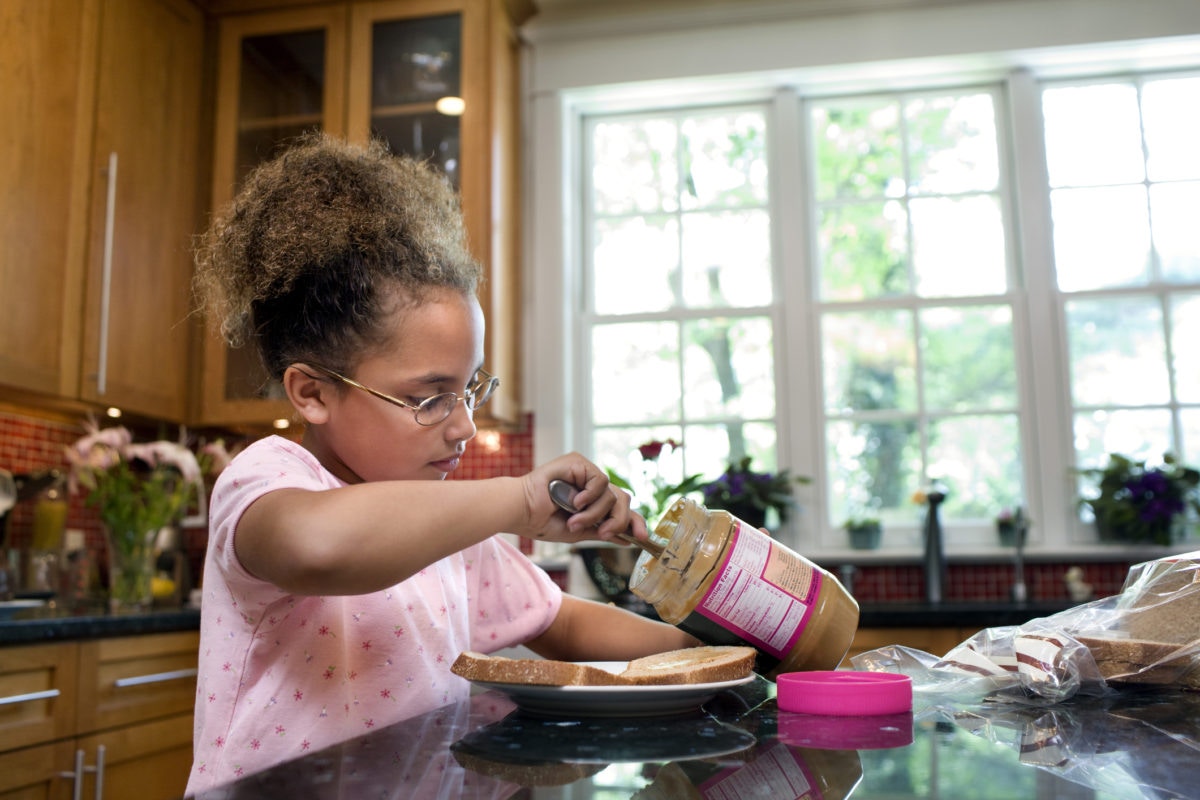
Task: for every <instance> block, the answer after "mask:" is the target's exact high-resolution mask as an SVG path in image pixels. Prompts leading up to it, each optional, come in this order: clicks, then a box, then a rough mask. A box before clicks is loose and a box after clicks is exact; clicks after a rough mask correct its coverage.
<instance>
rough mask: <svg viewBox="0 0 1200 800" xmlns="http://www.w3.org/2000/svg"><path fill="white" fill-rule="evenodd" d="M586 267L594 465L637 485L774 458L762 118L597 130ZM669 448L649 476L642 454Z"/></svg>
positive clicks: (604, 123)
mask: <svg viewBox="0 0 1200 800" xmlns="http://www.w3.org/2000/svg"><path fill="white" fill-rule="evenodd" d="M585 126H586V133H585V137H584V138H585V140H586V141H587V143H588V145H589V151H588V153H589V156H588V164H589V165H590V168H589V169H588V170H587V176H588V180H587V185H588V187H589V188H588V190H587V191H585V192H584V197H585V198H587V199H586V201H585V205H586V215H585V219H586V220H587V241H588V242H589V246H588V248H587V253H586V256H585V264H586V265H587V267H586V269H585V274H586V275H587V279H586V280H585V287H586V292H585V296H586V298H587V301H586V311H585V314H584V316H583V318H582V325H583V327H584V328H585V329H586V330H587V332H588V333H587V335H586V336H585V337H584V340H585V342H586V346H587V347H588V348H589V352H588V353H587V355H586V357H585V359H584V363H587V364H590V365H591V367H590V372H591V374H590V383H591V387H592V388H591V391H590V392H588V393H587V396H588V397H590V398H591V406H590V409H591V411H590V421H591V433H592V435H591V452H592V453H593V454H594V457H595V458H596V459H597V460H598V462H599V463H601V464H603V465H606V466H610V467H613V468H615V469H616V470H617V471H618V472H620V473H622V474H623V475H626V476H628V477H629V478H630V479H631V480H633V481H634V482H635V485H637V482H638V481H640V480H642V479H643V478H645V477H647V476H645V475H644V472H643V471H644V470H645V469H646V468H647V467H650V469H651V471H652V473H653V474H657V475H659V477H661V478H662V479H664V480H666V481H669V482H672V483H674V482H678V481H679V480H680V479H681V478H682V477H683V475H684V473H685V472H686V473H687V474H692V473H703V474H705V475H706V476H711V477H714V478H715V477H716V476H717V475H719V474H720V473H721V471H722V470H723V469H724V466H725V464H726V463H728V461H729V460H730V459H731V458H735V459H740V458H742V457H743V456H747V455H748V456H750V457H751V458H752V459H753V463H754V465H755V467H756V468H757V469H764V468H769V469H774V468H775V467H776V464H777V457H776V431H777V430H778V427H779V425H778V419H777V417H776V403H775V395H776V377H775V373H776V366H775V365H776V355H775V344H776V336H775V327H776V324H775V319H774V315H775V314H776V313H778V308H777V307H776V305H775V297H776V292H775V288H774V281H773V272H774V268H773V258H772V251H771V244H770V243H771V227H770V223H771V218H770V209H769V191H768V178H769V174H768V169H767V121H766V113H765V110H764V109H763V108H762V107H728V108H720V109H696V110H689V111H684V112H677V113H660V114H650V115H625V116H612V117H596V118H592V119H589V120H587V121H586V123H585ZM651 440H659V441H667V440H672V441H675V442H680V443H682V444H683V445H684V446H683V447H680V448H667V449H666V450H665V452H664V453H663V454H662V455H661V456H660V458H659V460H658V463H657V465H655V466H651V465H648V464H646V463H645V462H644V460H643V459H642V458H641V456H640V454H639V453H638V450H637V448H638V446H639V445H641V444H643V443H645V442H648V441H651Z"/></svg>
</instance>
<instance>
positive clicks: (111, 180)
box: [96, 151, 117, 396]
mask: <svg viewBox="0 0 1200 800" xmlns="http://www.w3.org/2000/svg"><path fill="white" fill-rule="evenodd" d="M106 177H107V181H108V187H107V188H108V193H107V196H106V199H105V202H104V261H103V268H102V270H101V272H100V339H99V341H100V356H99V363H98V364H97V365H96V393H97V394H99V395H101V396H103V395H104V392H105V390H106V389H107V386H108V310H109V301H110V298H111V296H112V259H113V228H114V227H115V226H116V216H117V154H116V151H113V152H111V153H109V154H108V173H107V176H106Z"/></svg>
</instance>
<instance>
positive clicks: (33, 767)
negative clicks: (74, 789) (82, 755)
mask: <svg viewBox="0 0 1200 800" xmlns="http://www.w3.org/2000/svg"><path fill="white" fill-rule="evenodd" d="M74 758H75V743H74V740H72V739H63V740H62V741H60V742H54V743H53V744H41V745H37V746H36V747H27V748H25V749H24V750H15V751H13V752H11V753H0V798H4V799H5V800H7V798H10V797H12V798H21V800H25V798H35V797H36V798H43V797H67V796H68V795H69V794H70V787H71V779H70V778H64V777H62V776H61V775H60V774H59V773H61V772H70V771H71V768H72V766H73V760H74Z"/></svg>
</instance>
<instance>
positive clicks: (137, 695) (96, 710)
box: [76, 631, 200, 733]
mask: <svg viewBox="0 0 1200 800" xmlns="http://www.w3.org/2000/svg"><path fill="white" fill-rule="evenodd" d="M199 650H200V634H199V633H197V632H194V631H189V632H185V633H162V634H154V635H150V636H130V637H124V638H118V639H100V640H97V641H93V642H84V643H83V644H81V645H80V653H79V675H80V686H79V709H78V712H77V718H76V730H77V731H79V732H80V733H86V732H88V731H96V730H104V729H106V728H114V727H117V726H120V725H129V724H131V723H135V722H142V721H144V720H151V719H157V718H160V717H166V716H171V715H173V714H179V713H190V712H191V711H192V709H193V707H194V705H195V702H196V660H197V654H198V653H199Z"/></svg>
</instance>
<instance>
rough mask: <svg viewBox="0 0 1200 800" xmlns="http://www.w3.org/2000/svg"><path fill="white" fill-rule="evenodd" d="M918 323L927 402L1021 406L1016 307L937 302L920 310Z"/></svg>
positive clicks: (940, 407)
mask: <svg viewBox="0 0 1200 800" xmlns="http://www.w3.org/2000/svg"><path fill="white" fill-rule="evenodd" d="M920 323H921V360H922V376H923V378H924V381H925V405H926V407H927V408H929V409H930V410H933V411H952V410H953V411H965V410H969V409H1001V408H1004V409H1012V408H1016V407H1017V405H1018V397H1017V373H1016V358H1015V355H1014V350H1013V337H1012V309H1010V308H1009V307H1008V306H983V307H974V308H933V309H928V310H925V311H922V312H921V313H920Z"/></svg>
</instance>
